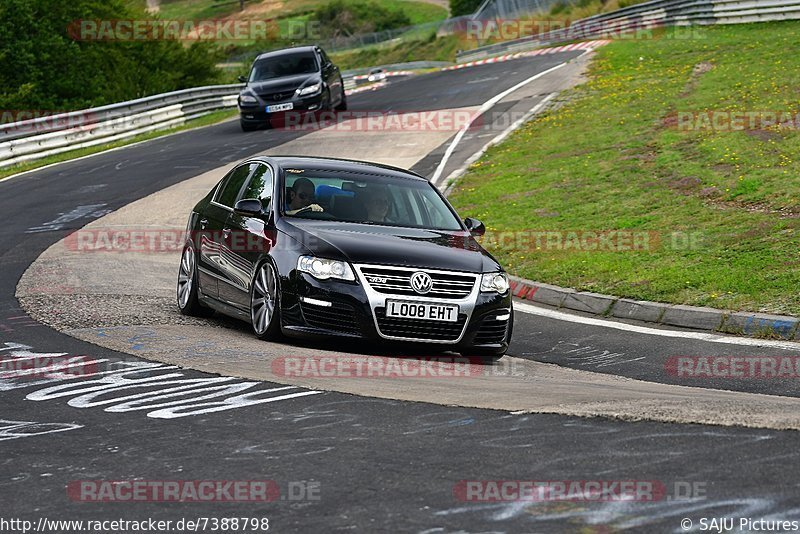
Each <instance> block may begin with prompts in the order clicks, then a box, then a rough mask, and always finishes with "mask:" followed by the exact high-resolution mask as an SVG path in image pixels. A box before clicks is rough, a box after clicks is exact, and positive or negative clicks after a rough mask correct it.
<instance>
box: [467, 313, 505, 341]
mask: <svg viewBox="0 0 800 534" xmlns="http://www.w3.org/2000/svg"><path fill="white" fill-rule="evenodd" d="M507 329H508V319H506V320H503V321H498V320H497V319H495V318H494V317H487V318H485V319H484V320H483V322H482V323H481V326H480V328H478V333H477V334H475V341H474V343H475V344H476V345H495V344H498V343H502V342H503V341H505V339H506V330H507Z"/></svg>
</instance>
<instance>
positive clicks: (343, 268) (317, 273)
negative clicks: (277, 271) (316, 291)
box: [297, 256, 356, 282]
mask: <svg viewBox="0 0 800 534" xmlns="http://www.w3.org/2000/svg"><path fill="white" fill-rule="evenodd" d="M297 270H298V271H300V272H302V273H308V274H310V275H311V276H313V277H314V278H319V279H320V280H327V279H328V278H338V279H340V280H349V281H351V282H352V281H353V280H355V279H356V276H355V275H354V274H353V269H352V268H351V267H350V264H349V263H347V262H346V261H337V260H326V259H324V258H315V257H314V256H300V257H299V258H298V259H297Z"/></svg>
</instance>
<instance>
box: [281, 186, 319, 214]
mask: <svg viewBox="0 0 800 534" xmlns="http://www.w3.org/2000/svg"><path fill="white" fill-rule="evenodd" d="M314 199H315V197H314V182H312V181H311V180H309V179H308V178H298V179H297V180H295V182H294V184H293V185H292V187H291V188H289V190H288V198H287V199H286V205H285V206H284V208H285V209H284V211H285V213H286V215H296V214H298V213H300V212H301V211H306V210H311V211H323V210H322V206H320V205H319V204H314V203H313V202H314Z"/></svg>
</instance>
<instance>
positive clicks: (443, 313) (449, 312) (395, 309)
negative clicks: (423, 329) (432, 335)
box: [386, 300, 458, 322]
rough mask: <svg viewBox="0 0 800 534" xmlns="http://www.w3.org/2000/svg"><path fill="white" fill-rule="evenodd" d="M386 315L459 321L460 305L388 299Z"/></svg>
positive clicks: (402, 317)
mask: <svg viewBox="0 0 800 534" xmlns="http://www.w3.org/2000/svg"><path fill="white" fill-rule="evenodd" d="M386 316H387V317H398V318H401V319H425V320H427V321H448V322H455V321H458V305H456V304H428V303H426V302H404V301H401V300H387V301H386Z"/></svg>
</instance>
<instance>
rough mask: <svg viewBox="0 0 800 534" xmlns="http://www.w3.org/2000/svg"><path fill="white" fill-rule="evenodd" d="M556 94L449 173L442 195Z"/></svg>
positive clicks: (552, 95) (542, 101)
mask: <svg viewBox="0 0 800 534" xmlns="http://www.w3.org/2000/svg"><path fill="white" fill-rule="evenodd" d="M557 94H558V93H550V94H549V95H547V96H546V97H544V98H543V99H542V100H540V101H539V103H538V104H536V105H535V106H533V107H532V108H531V109H529V110H528V112H527V113H526V114H525V115H524V116H523V117H522V118H521V119H519V120H517V121H515V122H514V124H512V125H511V126H509V127H508V128H506V129H505V130H503V131H502V132H500V133H499V134H498V135H496V136H495V137H494V138H493V139H492V140H491V141H489V142H488V143H486V144H485V145H483V146H482V147H481V149H480V150H478V151H477V152H475V153H474V154H473V155H471V156H470V157H469V158H468V159H467V160H466V161H465V162H464V164H463V165H462V166H461V167H459V168H458V169H456V170H454V171H453V172H451V173H450V174H449V175H448V176H447V178H446V179H445V180H444V183H445V184H449V185H447V186H446V187H445V189H444V195H445V196H447V195H449V194H450V189H451V188H452V187H453V186H454V185H455V179H457V178H459V177H460V176H462V175H463V174H464V173H466V172H467V169H469V167H470V165H472V164H473V163H475V162H476V161H478V160H479V159H480V158H481V156H483V155H484V154H485V153H486V151H487V150H489V147H492V146H494V145H496V144H499V143H501V142H503V140H504V139H505V138H506V137H508V136H509V135H511V132H513V131H514V130H516V129H517V128H519V127H520V126H522V125H523V124H525V123H526V122H527V121H528V119H530V118H531V117H533V116H534V115H536V114H537V113H539V110H541V109H542V107H544V105H545V104H547V103H548V102H550V100H551V99H552V98H554V97H555V96H556V95H557ZM489 135H492V134H486V135H479V136H478V137H487V136H489Z"/></svg>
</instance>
